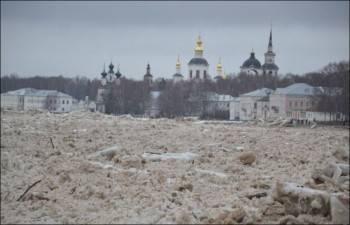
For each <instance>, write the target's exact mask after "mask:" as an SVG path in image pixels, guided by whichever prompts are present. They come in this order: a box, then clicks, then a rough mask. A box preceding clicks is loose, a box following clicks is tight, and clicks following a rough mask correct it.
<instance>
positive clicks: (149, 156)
mask: <svg viewBox="0 0 350 225" xmlns="http://www.w3.org/2000/svg"><path fill="white" fill-rule="evenodd" d="M142 157H143V158H145V159H148V160H151V161H158V160H169V159H176V160H193V159H194V158H195V157H197V154H194V153H191V152H183V153H170V152H167V153H162V154H153V153H147V152H145V153H143V155H142Z"/></svg>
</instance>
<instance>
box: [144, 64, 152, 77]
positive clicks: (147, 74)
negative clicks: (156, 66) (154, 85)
mask: <svg viewBox="0 0 350 225" xmlns="http://www.w3.org/2000/svg"><path fill="white" fill-rule="evenodd" d="M144 77H153V76H152V74H151V67H150V65H149V63H148V64H147V69H146V74H145V76H144Z"/></svg>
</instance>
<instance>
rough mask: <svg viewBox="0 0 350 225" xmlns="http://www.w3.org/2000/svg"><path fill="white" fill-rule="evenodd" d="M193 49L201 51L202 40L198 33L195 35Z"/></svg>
mask: <svg viewBox="0 0 350 225" xmlns="http://www.w3.org/2000/svg"><path fill="white" fill-rule="evenodd" d="M195 50H196V51H203V42H202V40H201V36H200V35H198V37H197V41H196V48H195Z"/></svg>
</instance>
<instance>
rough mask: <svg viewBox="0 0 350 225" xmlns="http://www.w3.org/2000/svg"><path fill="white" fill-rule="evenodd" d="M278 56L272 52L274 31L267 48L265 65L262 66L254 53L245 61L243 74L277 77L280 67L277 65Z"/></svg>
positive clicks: (242, 69)
mask: <svg viewBox="0 0 350 225" xmlns="http://www.w3.org/2000/svg"><path fill="white" fill-rule="evenodd" d="M275 56H276V54H275V53H274V52H273V50H272V30H271V31H270V38H269V44H268V47H267V52H266V53H265V63H264V64H263V65H261V64H260V61H259V60H258V59H256V58H255V53H254V51H252V52H251V53H250V57H249V59H247V60H246V61H244V63H243V64H242V66H241V72H242V73H247V74H256V75H265V74H270V75H277V74H278V69H279V68H278V66H277V65H276V64H275Z"/></svg>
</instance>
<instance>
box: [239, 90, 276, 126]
mask: <svg viewBox="0 0 350 225" xmlns="http://www.w3.org/2000/svg"><path fill="white" fill-rule="evenodd" d="M271 92H272V90H271V89H269V88H261V89H258V90H255V91H252V92H249V93H246V94H242V95H240V96H239V97H240V106H239V108H240V111H239V119H240V120H255V119H257V118H258V116H262V117H264V116H265V115H266V114H267V112H266V111H265V110H266V107H265V105H266V103H265V102H266V98H268V96H269V95H270V94H271ZM258 106H259V107H261V108H259V107H258ZM266 116H267V115H266Z"/></svg>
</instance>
